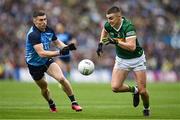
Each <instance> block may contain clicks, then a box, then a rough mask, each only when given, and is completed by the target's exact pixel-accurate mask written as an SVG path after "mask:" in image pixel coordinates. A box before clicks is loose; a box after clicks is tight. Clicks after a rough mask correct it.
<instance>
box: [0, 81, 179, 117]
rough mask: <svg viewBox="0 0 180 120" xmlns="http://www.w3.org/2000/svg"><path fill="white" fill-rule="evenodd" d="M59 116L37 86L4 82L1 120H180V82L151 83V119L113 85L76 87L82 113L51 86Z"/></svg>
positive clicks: (0, 94) (0, 88) (0, 90)
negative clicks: (143, 114) (114, 89)
mask: <svg viewBox="0 0 180 120" xmlns="http://www.w3.org/2000/svg"><path fill="white" fill-rule="evenodd" d="M49 88H50V90H51V93H52V96H53V98H54V100H55V102H56V104H57V108H58V113H50V112H49V109H48V106H47V102H46V101H45V100H44V99H43V98H42V97H41V96H40V91H39V88H38V87H37V86H36V85H35V84H34V83H22V82H11V81H2V82H0V119H4V120H7V119H76V120H79V119H157V120H159V119H180V83H149V84H148V89H149V92H150V105H151V116H150V117H148V118H144V117H143V116H142V109H143V106H142V102H141V103H140V105H139V106H138V107H137V108H134V107H133V106H132V95H131V94H130V93H122V94H119V93H113V92H111V88H110V84H73V88H74V92H75V95H76V97H77V100H78V101H79V103H80V104H81V105H82V107H83V111H82V112H74V111H72V110H71V107H70V102H69V100H68V98H67V96H66V95H65V93H63V92H62V90H61V89H60V88H59V87H58V86H57V84H50V86H49Z"/></svg>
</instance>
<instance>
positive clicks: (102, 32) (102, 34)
mask: <svg viewBox="0 0 180 120" xmlns="http://www.w3.org/2000/svg"><path fill="white" fill-rule="evenodd" d="M107 37H108V32H107V31H106V30H105V29H104V28H103V29H102V31H101V37H100V43H103V41H102V40H103V39H104V38H107Z"/></svg>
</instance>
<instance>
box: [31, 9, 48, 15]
mask: <svg viewBox="0 0 180 120" xmlns="http://www.w3.org/2000/svg"><path fill="white" fill-rule="evenodd" d="M45 14H46V13H45V11H44V10H35V11H34V12H33V17H37V16H43V15H45Z"/></svg>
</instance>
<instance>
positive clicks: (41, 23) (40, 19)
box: [34, 15, 47, 31]
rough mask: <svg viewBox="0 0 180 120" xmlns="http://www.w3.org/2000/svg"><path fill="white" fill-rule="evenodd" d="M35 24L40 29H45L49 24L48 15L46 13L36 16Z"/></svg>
mask: <svg viewBox="0 0 180 120" xmlns="http://www.w3.org/2000/svg"><path fill="white" fill-rule="evenodd" d="M34 24H35V26H36V27H37V28H38V29H40V30H42V31H44V30H45V28H46V26H47V17H46V15H43V16H37V17H36V18H34Z"/></svg>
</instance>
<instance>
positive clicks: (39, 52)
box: [33, 43, 59, 57]
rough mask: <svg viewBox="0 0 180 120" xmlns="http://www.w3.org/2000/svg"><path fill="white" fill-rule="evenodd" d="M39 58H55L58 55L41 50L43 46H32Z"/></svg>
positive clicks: (56, 52) (55, 52) (57, 52)
mask: <svg viewBox="0 0 180 120" xmlns="http://www.w3.org/2000/svg"><path fill="white" fill-rule="evenodd" d="M33 47H34V49H35V50H36V52H37V53H38V55H39V56H40V57H55V56H58V55H59V51H48V50H44V49H43V44H42V43H41V44H36V45H34V46H33Z"/></svg>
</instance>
